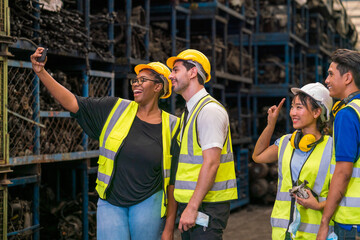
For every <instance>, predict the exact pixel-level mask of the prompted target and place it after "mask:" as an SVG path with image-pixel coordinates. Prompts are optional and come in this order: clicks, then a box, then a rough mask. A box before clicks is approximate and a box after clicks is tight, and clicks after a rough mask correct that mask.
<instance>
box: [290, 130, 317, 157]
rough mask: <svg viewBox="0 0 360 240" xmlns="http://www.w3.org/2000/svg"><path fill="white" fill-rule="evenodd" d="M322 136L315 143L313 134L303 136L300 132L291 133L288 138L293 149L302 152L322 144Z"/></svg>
mask: <svg viewBox="0 0 360 240" xmlns="http://www.w3.org/2000/svg"><path fill="white" fill-rule="evenodd" d="M323 140H324V136H321V138H320V139H319V140H317V141H316V138H315V136H314V135H313V134H306V135H305V136H303V134H302V132H301V131H300V130H296V131H295V132H293V134H292V135H291V138H290V144H291V146H292V147H293V148H294V149H300V150H301V151H303V152H308V151H310V150H311V149H312V148H313V147H314V146H316V144H318V143H319V142H322V141H323Z"/></svg>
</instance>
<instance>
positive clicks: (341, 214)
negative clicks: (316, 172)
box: [330, 99, 360, 225]
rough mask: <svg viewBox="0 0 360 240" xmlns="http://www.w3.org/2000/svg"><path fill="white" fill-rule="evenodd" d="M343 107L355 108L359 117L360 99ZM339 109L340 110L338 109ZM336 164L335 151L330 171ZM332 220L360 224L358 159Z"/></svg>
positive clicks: (333, 169) (359, 166) (359, 165)
mask: <svg viewBox="0 0 360 240" xmlns="http://www.w3.org/2000/svg"><path fill="white" fill-rule="evenodd" d="M345 107H350V108H352V109H354V110H355V112H356V113H357V115H358V117H359V119H360V99H355V100H353V101H351V102H350V103H348V104H347V105H346V106H345ZM340 111H341V110H340ZM334 131H335V129H334ZM335 166H336V160H335V151H334V153H333V159H332V161H331V167H330V173H331V177H332V175H333V174H334V171H335ZM333 220H334V221H335V222H338V223H341V224H353V225H359V224H360V160H359V159H357V161H356V162H355V163H354V167H353V172H352V176H351V179H350V182H349V184H348V187H347V189H346V192H345V195H344V197H343V198H342V199H341V202H340V204H339V206H338V207H337V208H336V210H335V213H334V216H333Z"/></svg>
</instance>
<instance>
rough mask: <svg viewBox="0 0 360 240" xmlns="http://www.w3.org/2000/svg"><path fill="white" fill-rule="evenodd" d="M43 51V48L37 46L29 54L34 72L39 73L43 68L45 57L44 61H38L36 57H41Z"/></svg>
mask: <svg viewBox="0 0 360 240" xmlns="http://www.w3.org/2000/svg"><path fill="white" fill-rule="evenodd" d="M43 51H44V48H42V47H38V48H37V49H36V51H35V52H34V54H33V55H31V56H30V60H31V64H32V68H33V70H34V72H35V73H40V72H41V71H42V70H44V66H45V63H46V61H47V57H46V58H45V61H44V62H38V61H37V59H38V58H39V57H41V54H42V52H43Z"/></svg>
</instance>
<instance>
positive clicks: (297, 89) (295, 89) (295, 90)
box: [290, 87, 319, 101]
mask: <svg viewBox="0 0 360 240" xmlns="http://www.w3.org/2000/svg"><path fill="white" fill-rule="evenodd" d="M290 90H291V92H292V93H293V94H294V95H296V94H298V93H303V94H306V95H307V96H309V97H311V98H312V99H314V100H315V101H319V100H317V99H315V98H314V97H313V96H311V95H309V94H308V93H307V92H305V91H303V90H301V89H300V88H295V87H293V88H291V89H290Z"/></svg>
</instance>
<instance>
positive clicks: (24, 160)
mask: <svg viewBox="0 0 360 240" xmlns="http://www.w3.org/2000/svg"><path fill="white" fill-rule="evenodd" d="M98 156H99V151H98V150H91V151H83V152H71V153H57V154H44V155H32V156H23V157H11V158H10V161H9V164H10V165H25V164H32V163H52V162H62V161H72V160H79V159H84V158H92V157H98Z"/></svg>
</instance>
